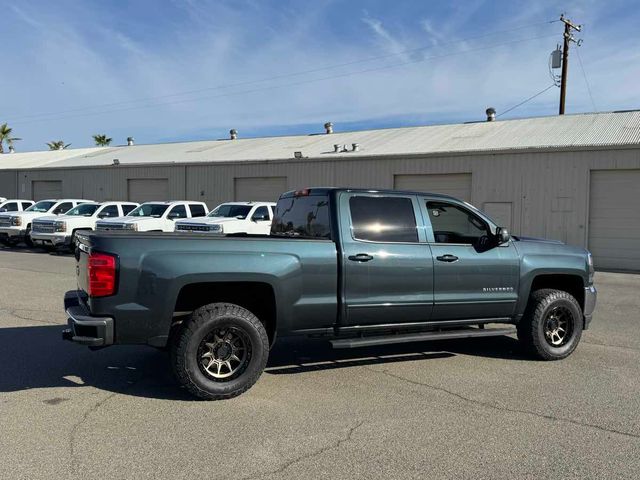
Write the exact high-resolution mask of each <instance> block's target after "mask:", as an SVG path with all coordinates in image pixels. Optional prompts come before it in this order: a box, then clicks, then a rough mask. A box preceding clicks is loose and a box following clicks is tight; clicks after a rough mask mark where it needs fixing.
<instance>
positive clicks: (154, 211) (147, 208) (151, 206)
mask: <svg viewBox="0 0 640 480" xmlns="http://www.w3.org/2000/svg"><path fill="white" fill-rule="evenodd" d="M167 208H169V205H163V204H162V203H145V204H144V205H140V206H139V207H138V208H136V209H135V210H132V211H131V212H130V213H129V215H127V217H154V218H159V217H161V216H162V214H163V213H164V212H166V211H167Z"/></svg>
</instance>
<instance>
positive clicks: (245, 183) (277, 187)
mask: <svg viewBox="0 0 640 480" xmlns="http://www.w3.org/2000/svg"><path fill="white" fill-rule="evenodd" d="M286 191H287V177H251V178H236V179H235V184H234V196H235V200H236V201H237V202H249V201H256V202H275V201H277V200H278V198H279V197H280V195H281V194H282V193H284V192H286Z"/></svg>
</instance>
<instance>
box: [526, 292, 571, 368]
mask: <svg viewBox="0 0 640 480" xmlns="http://www.w3.org/2000/svg"><path fill="white" fill-rule="evenodd" d="M582 325H583V324H582V310H581V309H580V305H579V304H578V302H577V300H576V299H575V298H574V297H573V296H572V295H571V294H569V293H567V292H564V291H562V290H553V289H542V290H536V291H535V292H533V293H532V294H531V298H530V299H529V304H528V305H527V310H526V312H525V314H524V316H523V317H522V320H520V322H519V324H518V340H520V343H521V344H522V345H523V346H524V347H525V349H527V350H528V351H529V352H530V353H532V354H533V355H534V356H535V357H537V358H539V359H541V360H560V359H563V358H566V357H568V356H569V355H570V354H571V353H572V352H573V351H574V350H575V349H576V347H577V346H578V343H579V342H580V337H581V336H582Z"/></svg>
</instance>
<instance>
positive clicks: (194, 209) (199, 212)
mask: <svg viewBox="0 0 640 480" xmlns="http://www.w3.org/2000/svg"><path fill="white" fill-rule="evenodd" d="M189 210H191V216H192V217H204V216H205V215H206V214H207V211H206V210H205V209H204V206H203V205H198V204H197V203H190V204H189Z"/></svg>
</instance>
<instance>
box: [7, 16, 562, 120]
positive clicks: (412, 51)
mask: <svg viewBox="0 0 640 480" xmlns="http://www.w3.org/2000/svg"><path fill="white" fill-rule="evenodd" d="M557 21H558V20H551V21H545V22H538V23H532V24H524V25H519V26H516V27H512V28H508V29H504V30H497V31H492V32H489V33H485V34H481V35H475V36H471V37H466V38H464V39H461V40H456V41H451V42H445V43H440V44H438V45H428V46H422V47H418V48H412V49H407V50H402V51H399V52H394V53H388V54H384V55H378V56H375V57H368V58H363V59H358V60H353V61H350V62H344V63H338V64H334V65H326V66H323V67H318V68H313V69H309V70H302V71H298V72H291V73H286V74H281V75H275V76H271V77H265V78H261V79H255V80H248V81H243V82H235V83H231V84H223V85H217V86H212V87H206V88H200V89H196V90H188V91H184V92H177V93H171V94H166V95H159V96H154V97H146V98H140V99H134V100H125V101H120V102H112V103H105V104H100V105H93V106H86V107H80V108H75V109H70V110H63V111H58V112H49V113H39V114H29V115H21V116H17V117H14V118H13V122H12V123H16V121H18V122H19V123H24V122H21V121H22V120H27V119H33V118H40V117H51V116H56V115H63V114H67V113H77V112H83V111H87V110H94V109H99V108H109V107H117V106H123V105H128V104H135V103H141V102H149V101H155V100H162V99H166V98H173V97H181V96H185V95H193V94H197V93H203V92H208V91H212V90H222V89H228V88H236V87H239V86H245V85H253V84H258V83H265V82H270V81H273V80H280V79H283V78H289V77H296V76H303V75H309V74H312V73H317V72H321V71H324V70H330V69H337V68H343V67H348V66H352V65H357V64H362V63H368V62H373V61H376V60H383V59H386V58H392V57H398V56H403V55H410V54H416V53H419V52H423V51H425V50H429V49H433V48H442V47H447V46H452V45H458V44H461V43H466V42H467V41H469V40H474V39H478V38H486V37H490V36H495V35H499V34H502V33H511V32H515V31H519V30H524V29H529V28H534V27H539V26H542V25H550V24H552V23H555V22H557ZM146 107H147V106H143V108H146Z"/></svg>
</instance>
